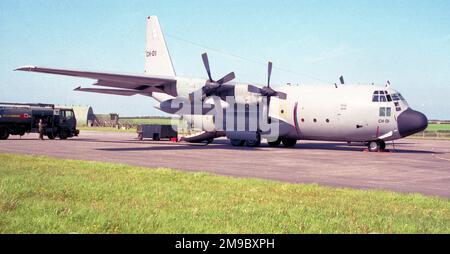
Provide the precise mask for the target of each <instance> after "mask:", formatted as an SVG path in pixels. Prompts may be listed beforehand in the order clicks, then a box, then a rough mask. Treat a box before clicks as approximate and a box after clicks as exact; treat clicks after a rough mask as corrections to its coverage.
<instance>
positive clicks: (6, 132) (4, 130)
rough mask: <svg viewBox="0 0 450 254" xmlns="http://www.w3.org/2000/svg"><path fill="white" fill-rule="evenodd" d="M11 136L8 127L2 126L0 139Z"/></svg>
mask: <svg viewBox="0 0 450 254" xmlns="http://www.w3.org/2000/svg"><path fill="white" fill-rule="evenodd" d="M8 137H9V132H8V130H7V129H6V128H0V139H1V140H5V139H8Z"/></svg>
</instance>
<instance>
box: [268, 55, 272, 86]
mask: <svg viewBox="0 0 450 254" xmlns="http://www.w3.org/2000/svg"><path fill="white" fill-rule="evenodd" d="M271 76H272V62H270V61H269V64H268V66H267V86H268V87H270V77H271Z"/></svg>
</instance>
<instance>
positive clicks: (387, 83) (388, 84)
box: [386, 80, 391, 88]
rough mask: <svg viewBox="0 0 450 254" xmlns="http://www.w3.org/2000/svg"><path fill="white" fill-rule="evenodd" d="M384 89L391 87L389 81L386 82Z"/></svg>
mask: <svg viewBox="0 0 450 254" xmlns="http://www.w3.org/2000/svg"><path fill="white" fill-rule="evenodd" d="M386 87H387V88H389V87H391V81H389V80H388V81H387V82H386Z"/></svg>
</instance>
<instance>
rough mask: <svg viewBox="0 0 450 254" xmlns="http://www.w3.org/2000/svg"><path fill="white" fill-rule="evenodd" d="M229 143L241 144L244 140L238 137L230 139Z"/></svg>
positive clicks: (233, 144)
mask: <svg viewBox="0 0 450 254" xmlns="http://www.w3.org/2000/svg"><path fill="white" fill-rule="evenodd" d="M230 143H231V145H232V146H243V145H244V143H245V140H240V139H230Z"/></svg>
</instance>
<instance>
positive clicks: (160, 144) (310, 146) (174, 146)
mask: <svg viewBox="0 0 450 254" xmlns="http://www.w3.org/2000/svg"><path fill="white" fill-rule="evenodd" d="M9 140H14V141H18V140H22V141H30V140H36V139H35V138H22V139H19V138H17V139H9ZM48 142H89V143H90V142H93V143H110V144H134V145H139V147H117V148H98V149H96V150H101V151H110V152H126V151H167V150H193V149H208V150H212V149H217V150H223V149H229V150H248V151H271V150H273V149H286V150H292V149H304V150H333V151H353V152H361V151H364V149H366V147H365V146H363V145H361V144H357V143H353V144H350V145H349V144H347V143H344V142H337V143H306V142H307V141H300V143H298V144H297V145H296V146H295V147H293V148H284V147H283V146H282V145H280V147H278V148H273V147H269V146H268V145H267V144H262V145H261V146H260V147H246V146H242V147H234V146H231V145H230V144H229V142H228V140H215V141H214V143H212V144H209V145H206V144H204V143H198V144H191V143H184V142H181V143H172V142H169V141H152V140H144V141H141V140H137V139H135V140H99V139H94V138H75V139H67V140H48ZM413 144H414V143H405V142H398V143H395V146H396V148H395V149H387V150H388V151H390V152H393V153H407V154H444V153H442V152H435V151H424V150H412V149H404V148H399V147H398V146H402V145H413ZM147 145H152V146H147ZM387 145H388V146H389V145H390V143H388V144H387Z"/></svg>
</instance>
